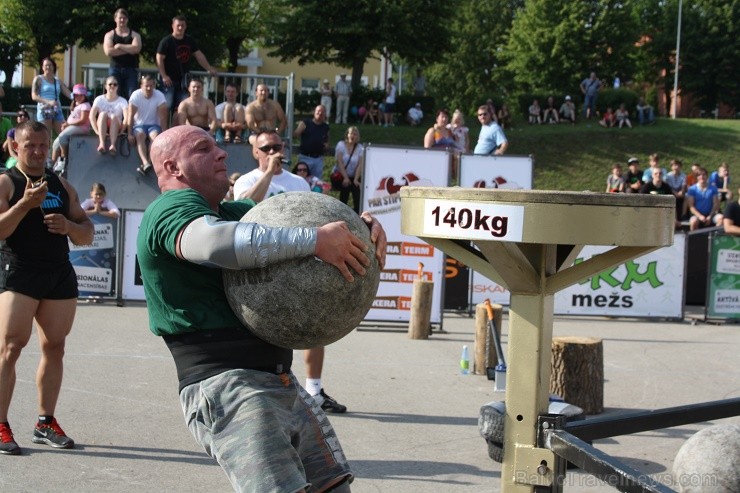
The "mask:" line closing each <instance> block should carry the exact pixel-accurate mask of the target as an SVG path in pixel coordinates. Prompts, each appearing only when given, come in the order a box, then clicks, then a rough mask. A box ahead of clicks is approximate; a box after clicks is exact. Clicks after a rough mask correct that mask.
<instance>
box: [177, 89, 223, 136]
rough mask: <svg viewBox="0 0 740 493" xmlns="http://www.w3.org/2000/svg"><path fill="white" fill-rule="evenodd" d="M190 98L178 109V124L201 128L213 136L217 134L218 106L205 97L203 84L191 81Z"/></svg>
mask: <svg viewBox="0 0 740 493" xmlns="http://www.w3.org/2000/svg"><path fill="white" fill-rule="evenodd" d="M188 91H190V97H189V98H187V99H184V100H183V101H182V102H181V103H180V106H178V107H177V124H178V125H193V126H194V127H200V128H202V129H203V130H205V131H206V132H208V133H209V134H211V135H214V134H215V133H216V106H215V105H214V104H213V101H211V100H210V99H207V98H205V97H203V82H202V81H200V80H198V79H193V80H191V81H190V85H189V86H188Z"/></svg>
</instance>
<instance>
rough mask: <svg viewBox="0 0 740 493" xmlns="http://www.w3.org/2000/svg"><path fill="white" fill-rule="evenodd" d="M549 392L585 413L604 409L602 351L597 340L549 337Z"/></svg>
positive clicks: (600, 344)
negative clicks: (550, 341)
mask: <svg viewBox="0 0 740 493" xmlns="http://www.w3.org/2000/svg"><path fill="white" fill-rule="evenodd" d="M550 392H551V393H553V394H556V395H559V396H560V397H562V398H563V399H564V400H565V402H568V403H570V404H573V405H575V406H578V407H580V408H581V409H583V412H584V413H586V414H599V413H600V412H602V411H603V410H604V348H603V345H602V343H601V339H596V338H591V337H553V339H552V359H551V376H550Z"/></svg>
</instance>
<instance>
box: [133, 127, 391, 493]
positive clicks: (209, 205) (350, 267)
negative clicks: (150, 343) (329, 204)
mask: <svg viewBox="0 0 740 493" xmlns="http://www.w3.org/2000/svg"><path fill="white" fill-rule="evenodd" d="M257 144H258V146H259V150H258V152H259V153H260V157H261V159H260V161H261V162H266V161H269V163H270V166H271V168H270V170H269V173H270V174H275V171H276V169H275V168H277V167H279V166H280V156H281V152H280V150H281V149H282V142H281V140H280V137H279V136H278V135H277V134H275V133H274V132H273V133H268V134H261V135H260V136H259V137H258V139H257ZM151 156H152V160H153V162H154V169H155V172H156V173H157V179H158V183H159V186H160V188H161V191H162V194H161V195H160V196H159V197H158V198H157V199H155V201H154V202H152V204H150V205H149V207H147V210H146V212H145V213H144V217H143V219H142V222H141V226H140V229H139V236H138V240H137V256H138V260H139V265H140V266H141V276H142V279H143V281H144V290H145V293H146V299H147V310H148V312H149V325H150V329H151V330H152V332H154V334H156V335H159V336H162V337H163V339H164V341H165V343H166V344H167V346H168V348H169V350H170V352H171V353H172V356H173V358H174V360H175V366H176V368H177V374H178V379H179V390H180V402H181V404H182V408H183V413H184V415H185V419H186V422H187V425H188V428H189V429H190V431H191V433H192V434H193V436H194V437H195V439H196V441H197V442H198V443H200V444H201V445H202V446H203V447H204V449H206V450H207V451H208V453H209V454H210V455H211V456H212V457H214V458H215V459H216V460H218V462H219V464H220V465H221V467H222V468H223V470H224V472H225V473H226V474H227V476H228V478H229V480H230V481H231V483H232V485H233V487H234V489H235V490H237V491H254V492H256V491H259V492H263V491H305V490H306V489H307V488H309V487H310V488H311V491H333V492H335V493H340V492H348V491H349V482H351V480H352V472H351V471H350V469H349V467H348V465H347V461H346V459H345V457H344V454H343V452H342V449H341V446H340V445H339V442H338V439H337V437H336V434H335V432H334V430H333V428H332V426H331V424H330V423H329V421H328V420H327V418H326V416H325V415H324V413H323V412H322V411H321V409H320V407H319V406H317V405H316V403H315V402H314V400H313V399H311V397H310V396H309V395H308V394H307V393H306V391H305V390H304V389H303V388H302V387H301V386H300V384H299V383H298V382H297V380H296V378H295V376H294V375H293V374H292V373H291V371H290V367H291V364H292V357H293V351H292V350H291V349H284V348H280V347H277V346H273V345H272V344H269V343H267V342H265V341H263V340H261V339H259V338H257V337H256V336H255V335H254V334H252V333H251V332H250V331H249V330H248V329H247V328H246V327H244V326H243V325H242V324H241V323H240V322H239V320H238V319H237V318H236V316H235V315H234V313H233V311H232V310H231V308H230V306H229V303H228V300H227V298H226V294H225V292H224V287H223V280H222V273H221V269H247V268H259V267H263V266H266V265H269V264H272V263H278V262H282V261H287V260H290V259H297V258H302V257H307V256H316V257H318V258H319V259H321V260H323V261H324V262H326V263H327V264H330V265H333V266H334V267H336V268H337V269H339V271H340V272H341V273H342V275H343V276H344V277H345V279H347V281H352V279H354V275H364V273H365V268H366V266H367V265H369V262H370V261H369V258H368V257H367V255H368V254H371V253H370V252H366V251H365V246H364V243H363V242H362V241H361V240H359V238H357V237H356V236H355V235H353V234H352V233H351V232H350V230H349V228H348V227H347V225H346V224H345V223H343V222H341V221H338V222H334V223H329V224H327V225H325V226H321V227H319V228H304V227H267V226H261V225H257V224H252V223H243V222H239V219H240V218H241V217H242V216H243V215H244V214H245V213H246V212H247V211H248V210H249V209H250V208H251V207H252V206H253V205H254V202H252V201H244V200H235V201H232V202H222V199H223V197H224V195H225V193H226V191H227V190H228V188H229V179H228V173H227V169H226V162H225V159H226V152H225V151H224V150H222V149H221V148H219V147H218V146H217V145H216V141H215V140H214V139H213V138H212V137H211V136H210V135H208V133H207V132H205V131H204V130H202V129H199V128H197V127H193V126H178V127H174V128H172V129H170V130H167V131H166V132H163V133H162V134H160V135H159V137H157V138H156V139H155V140H154V142H153V144H152V147H151ZM265 156H268V157H269V158H270V159H268V158H267V157H265ZM279 174H280V173H278V175H279ZM298 179H299V180H302V181H303V179H302V178H298ZM265 190H266V187H265ZM265 190H262V191H261V194H262V196H264V195H265V193H266V192H265ZM363 218H364V219H365V221H366V222H367V223H368V225H369V226H370V228H371V230H370V236H371V239H372V240H373V242H374V243H375V245H376V251H375V255H376V256H377V258H378V262H379V264H380V265H381V266H382V265H383V264H384V262H385V248H386V239H385V233H384V232H383V229H382V227H381V226H380V224H379V223H378V222H377V221H375V220H374V219H372V217H370V216H369V214H366V215H365V216H363ZM353 271H354V272H353ZM165 293H166V294H165ZM275 302H276V303H277V302H280V300H275ZM286 323H290V313H289V312H286Z"/></svg>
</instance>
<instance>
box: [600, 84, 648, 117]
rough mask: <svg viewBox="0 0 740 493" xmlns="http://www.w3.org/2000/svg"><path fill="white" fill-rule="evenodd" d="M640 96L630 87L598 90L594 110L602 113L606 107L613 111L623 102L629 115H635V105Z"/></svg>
mask: <svg viewBox="0 0 740 493" xmlns="http://www.w3.org/2000/svg"><path fill="white" fill-rule="evenodd" d="M639 98H640V96H639V95H638V94H637V93H636V92H635V91H633V90H631V89H622V88H620V89H603V90H601V91H599V98H598V99H597V100H596V111H599V112H601V113H603V112H604V111H606V108H607V107H611V109H612V110H613V111H616V110H617V108H619V105H620V104H622V103H624V105H625V107H626V108H627V111H629V112H630V115H632V116H634V115H635V107H636V106H637V100H638V99H639Z"/></svg>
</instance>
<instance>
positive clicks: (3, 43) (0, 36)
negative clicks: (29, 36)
mask: <svg viewBox="0 0 740 493" xmlns="http://www.w3.org/2000/svg"><path fill="white" fill-rule="evenodd" d="M24 49H25V47H24V43H22V42H19V41H16V40H15V39H13V37H12V36H10V35H9V34H8V32H7V30H6V29H5V28H4V27H3V25H1V24H0V72H2V73H3V74H5V82H4V83H3V85H4V86H6V87H10V82H11V79H12V78H13V72H14V71H15V67H16V66H17V65H18V64H19V63H20V61H21V57H22V56H23V51H24Z"/></svg>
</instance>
